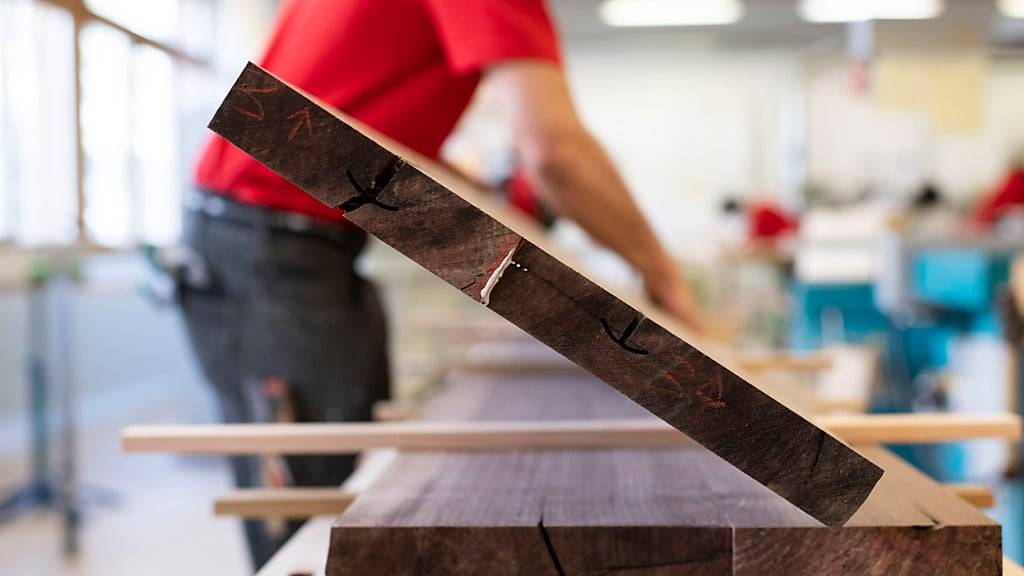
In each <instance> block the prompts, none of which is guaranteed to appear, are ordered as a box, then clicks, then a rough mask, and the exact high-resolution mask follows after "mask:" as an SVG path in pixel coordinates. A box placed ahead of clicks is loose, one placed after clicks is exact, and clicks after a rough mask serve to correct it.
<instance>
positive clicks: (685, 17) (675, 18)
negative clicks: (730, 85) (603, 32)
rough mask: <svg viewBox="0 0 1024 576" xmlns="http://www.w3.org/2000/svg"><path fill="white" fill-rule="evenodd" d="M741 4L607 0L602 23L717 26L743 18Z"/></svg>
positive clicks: (716, 0) (698, 0)
mask: <svg viewBox="0 0 1024 576" xmlns="http://www.w3.org/2000/svg"><path fill="white" fill-rule="evenodd" d="M744 9H745V7H744V5H743V2H742V1H741V0H605V1H604V3H603V4H601V8H600V13H601V20H604V23H605V24H607V25H609V26H616V27H620V26H715V25H722V24H732V23H734V22H738V21H739V19H740V18H742V17H743V12H744Z"/></svg>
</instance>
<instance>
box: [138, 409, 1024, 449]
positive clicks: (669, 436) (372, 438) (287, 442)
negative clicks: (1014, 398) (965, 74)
mask: <svg viewBox="0 0 1024 576" xmlns="http://www.w3.org/2000/svg"><path fill="white" fill-rule="evenodd" d="M815 423H817V424H818V426H821V427H822V428H823V429H825V430H828V431H829V432H831V433H833V434H835V435H836V436H838V437H840V438H842V439H844V440H846V441H847V442H849V443H851V444H854V445H864V444H867V445H877V444H890V443H891V444H935V443H940V442H953V441H959V440H973V439H979V438H1002V439H1006V440H1019V439H1020V436H1021V419H1020V416H1018V415H1016V414H836V415H830V416H819V417H817V418H815ZM693 444H694V442H693V440H691V439H689V438H687V437H686V436H684V435H682V434H679V432H678V431H677V430H676V429H675V428H672V427H671V426H669V425H667V424H665V423H664V422H662V421H660V420H658V419H657V418H654V417H652V416H650V415H644V414H641V415H640V417H638V418H635V419H632V420H558V421H553V422H528V421H527V422H524V421H518V420H516V421H508V422H445V423H438V422H416V421H404V422H373V423H370V422H344V423H302V424H185V425H181V424H177V425H176V424H171V425H163V426H161V425H156V426H130V427H128V428H126V429H125V430H124V432H123V433H122V445H123V447H124V450H125V451H126V452H146V451H149V452H179V453H192V454H278V455H279V454H355V453H359V452H362V451H363V450H370V449H373V448H397V449H401V450H492V451H493V450H557V449H570V448H571V449H581V448H664V447H681V446H692V445H693Z"/></svg>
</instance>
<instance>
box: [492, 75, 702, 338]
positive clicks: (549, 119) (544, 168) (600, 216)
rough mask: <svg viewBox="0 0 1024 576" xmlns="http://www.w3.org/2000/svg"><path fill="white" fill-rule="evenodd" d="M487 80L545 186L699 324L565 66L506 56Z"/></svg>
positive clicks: (666, 301)
mask: <svg viewBox="0 0 1024 576" xmlns="http://www.w3.org/2000/svg"><path fill="white" fill-rule="evenodd" d="M484 82H485V83H486V84H487V89H488V90H489V91H490V92H491V93H492V94H493V95H494V98H495V102H496V105H497V107H498V110H499V113H500V114H501V115H502V116H503V117H504V119H505V120H506V121H507V122H508V124H509V125H510V126H511V128H512V132H513V139H514V143H515V149H516V153H517V155H518V158H519V161H520V165H521V168H522V170H523V173H524V174H525V176H526V178H527V179H528V180H529V181H530V184H531V185H532V186H533V188H534V189H535V190H536V191H537V192H538V194H540V195H541V196H542V197H544V198H546V199H547V200H549V201H551V202H552V203H553V204H554V205H555V207H556V209H557V210H558V211H559V212H560V213H562V214H563V215H565V216H566V217H568V218H570V219H572V220H574V221H575V222H577V223H578V224H579V225H580V227H582V228H583V230H585V231H586V232H587V233H588V234H589V235H590V236H591V237H593V238H594V239H595V240H596V241H597V242H599V243H601V244H603V245H604V246H607V247H608V248H610V249H612V250H613V251H615V252H617V253H618V254H619V255H621V256H622V257H623V258H624V259H625V260H626V261H627V262H628V263H629V264H630V265H631V266H633V267H634V268H635V269H636V270H637V271H638V272H639V273H640V274H641V275H642V277H643V279H644V284H645V286H646V288H647V290H648V292H649V294H650V295H651V297H652V298H653V299H654V300H655V302H657V303H658V304H659V305H661V306H662V307H663V308H665V309H666V310H667V311H668V312H670V313H672V314H673V315H674V316H676V317H678V318H679V319H681V320H682V321H683V322H684V323H686V324H687V325H688V326H689V327H690V328H693V329H699V328H700V314H699V311H698V309H697V306H696V305H695V303H694V301H693V297H692V295H691V293H690V291H689V289H688V287H687V284H686V282H685V280H684V279H683V277H682V274H681V272H680V270H679V268H678V267H677V266H676V264H675V262H673V260H672V258H671V257H670V256H669V255H668V253H667V252H666V250H665V249H664V247H663V246H662V245H661V243H660V242H659V241H658V238H657V236H655V234H654V231H653V230H652V229H651V227H650V225H649V224H648V222H647V220H646V219H645V218H644V216H643V214H642V213H641V212H640V209H639V208H638V207H637V205H636V203H635V202H634V200H633V198H632V196H631V195H630V193H629V190H628V189H627V187H626V184H625V182H624V181H623V180H622V177H621V176H620V175H619V173H618V171H617V170H616V169H615V166H614V165H613V164H612V162H611V160H610V159H609V158H608V155H607V154H606V153H605V151H604V149H603V148H602V147H601V145H600V144H599V143H598V142H597V140H595V139H594V137H593V136H592V135H591V134H590V132H589V131H588V130H587V129H586V128H585V127H584V126H583V124H582V122H581V121H580V119H579V117H578V115H577V113H576V109H575V107H574V105H573V103H572V99H571V97H570V94H569V88H568V86H567V84H566V81H565V77H564V74H563V73H562V71H561V69H560V68H559V67H558V66H557V65H555V64H554V63H550V62H545V61H540V60H520V61H508V62H501V63H497V64H495V65H492V66H490V67H489V68H487V70H486V71H485V75H484Z"/></svg>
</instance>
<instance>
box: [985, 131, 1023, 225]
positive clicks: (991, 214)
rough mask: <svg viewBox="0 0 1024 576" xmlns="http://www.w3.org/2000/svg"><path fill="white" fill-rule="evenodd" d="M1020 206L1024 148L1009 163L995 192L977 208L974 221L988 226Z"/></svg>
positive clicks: (1021, 203) (1021, 200) (1021, 201)
mask: <svg viewBox="0 0 1024 576" xmlns="http://www.w3.org/2000/svg"><path fill="white" fill-rule="evenodd" d="M1021 206H1024V150H1021V152H1020V154H1019V155H1018V156H1017V158H1016V159H1015V160H1014V161H1013V162H1011V163H1010V167H1009V169H1008V170H1007V171H1006V175H1005V176H1004V177H1003V180H1002V182H1001V183H1000V185H999V187H998V188H996V190H995V192H993V193H992V195H991V196H989V197H988V198H986V199H985V200H983V201H982V203H981V205H980V206H979V207H978V208H977V210H976V211H975V214H974V221H975V222H976V223H977V224H980V225H981V226H982V227H985V228H990V227H992V226H995V225H996V224H997V223H998V222H999V220H1000V219H1001V218H1002V217H1003V216H1006V215H1007V214H1008V213H1009V212H1011V211H1013V210H1014V209H1015V208H1019V207H1021Z"/></svg>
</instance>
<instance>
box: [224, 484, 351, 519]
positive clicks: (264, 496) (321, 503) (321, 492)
mask: <svg viewBox="0 0 1024 576" xmlns="http://www.w3.org/2000/svg"><path fill="white" fill-rule="evenodd" d="M355 498H356V494H354V493H352V492H347V491H343V490H339V489H338V488H250V489H244V490H233V491H231V492H228V493H226V494H224V495H222V496H219V497H218V498H217V499H215V500H214V501H213V513H214V515H216V516H237V517H240V518H287V519H301V518H312V517H313V516H324V515H327V514H341V513H342V512H344V511H345V509H346V508H348V505H349V504H351V503H352V501H353V500H355Z"/></svg>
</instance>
